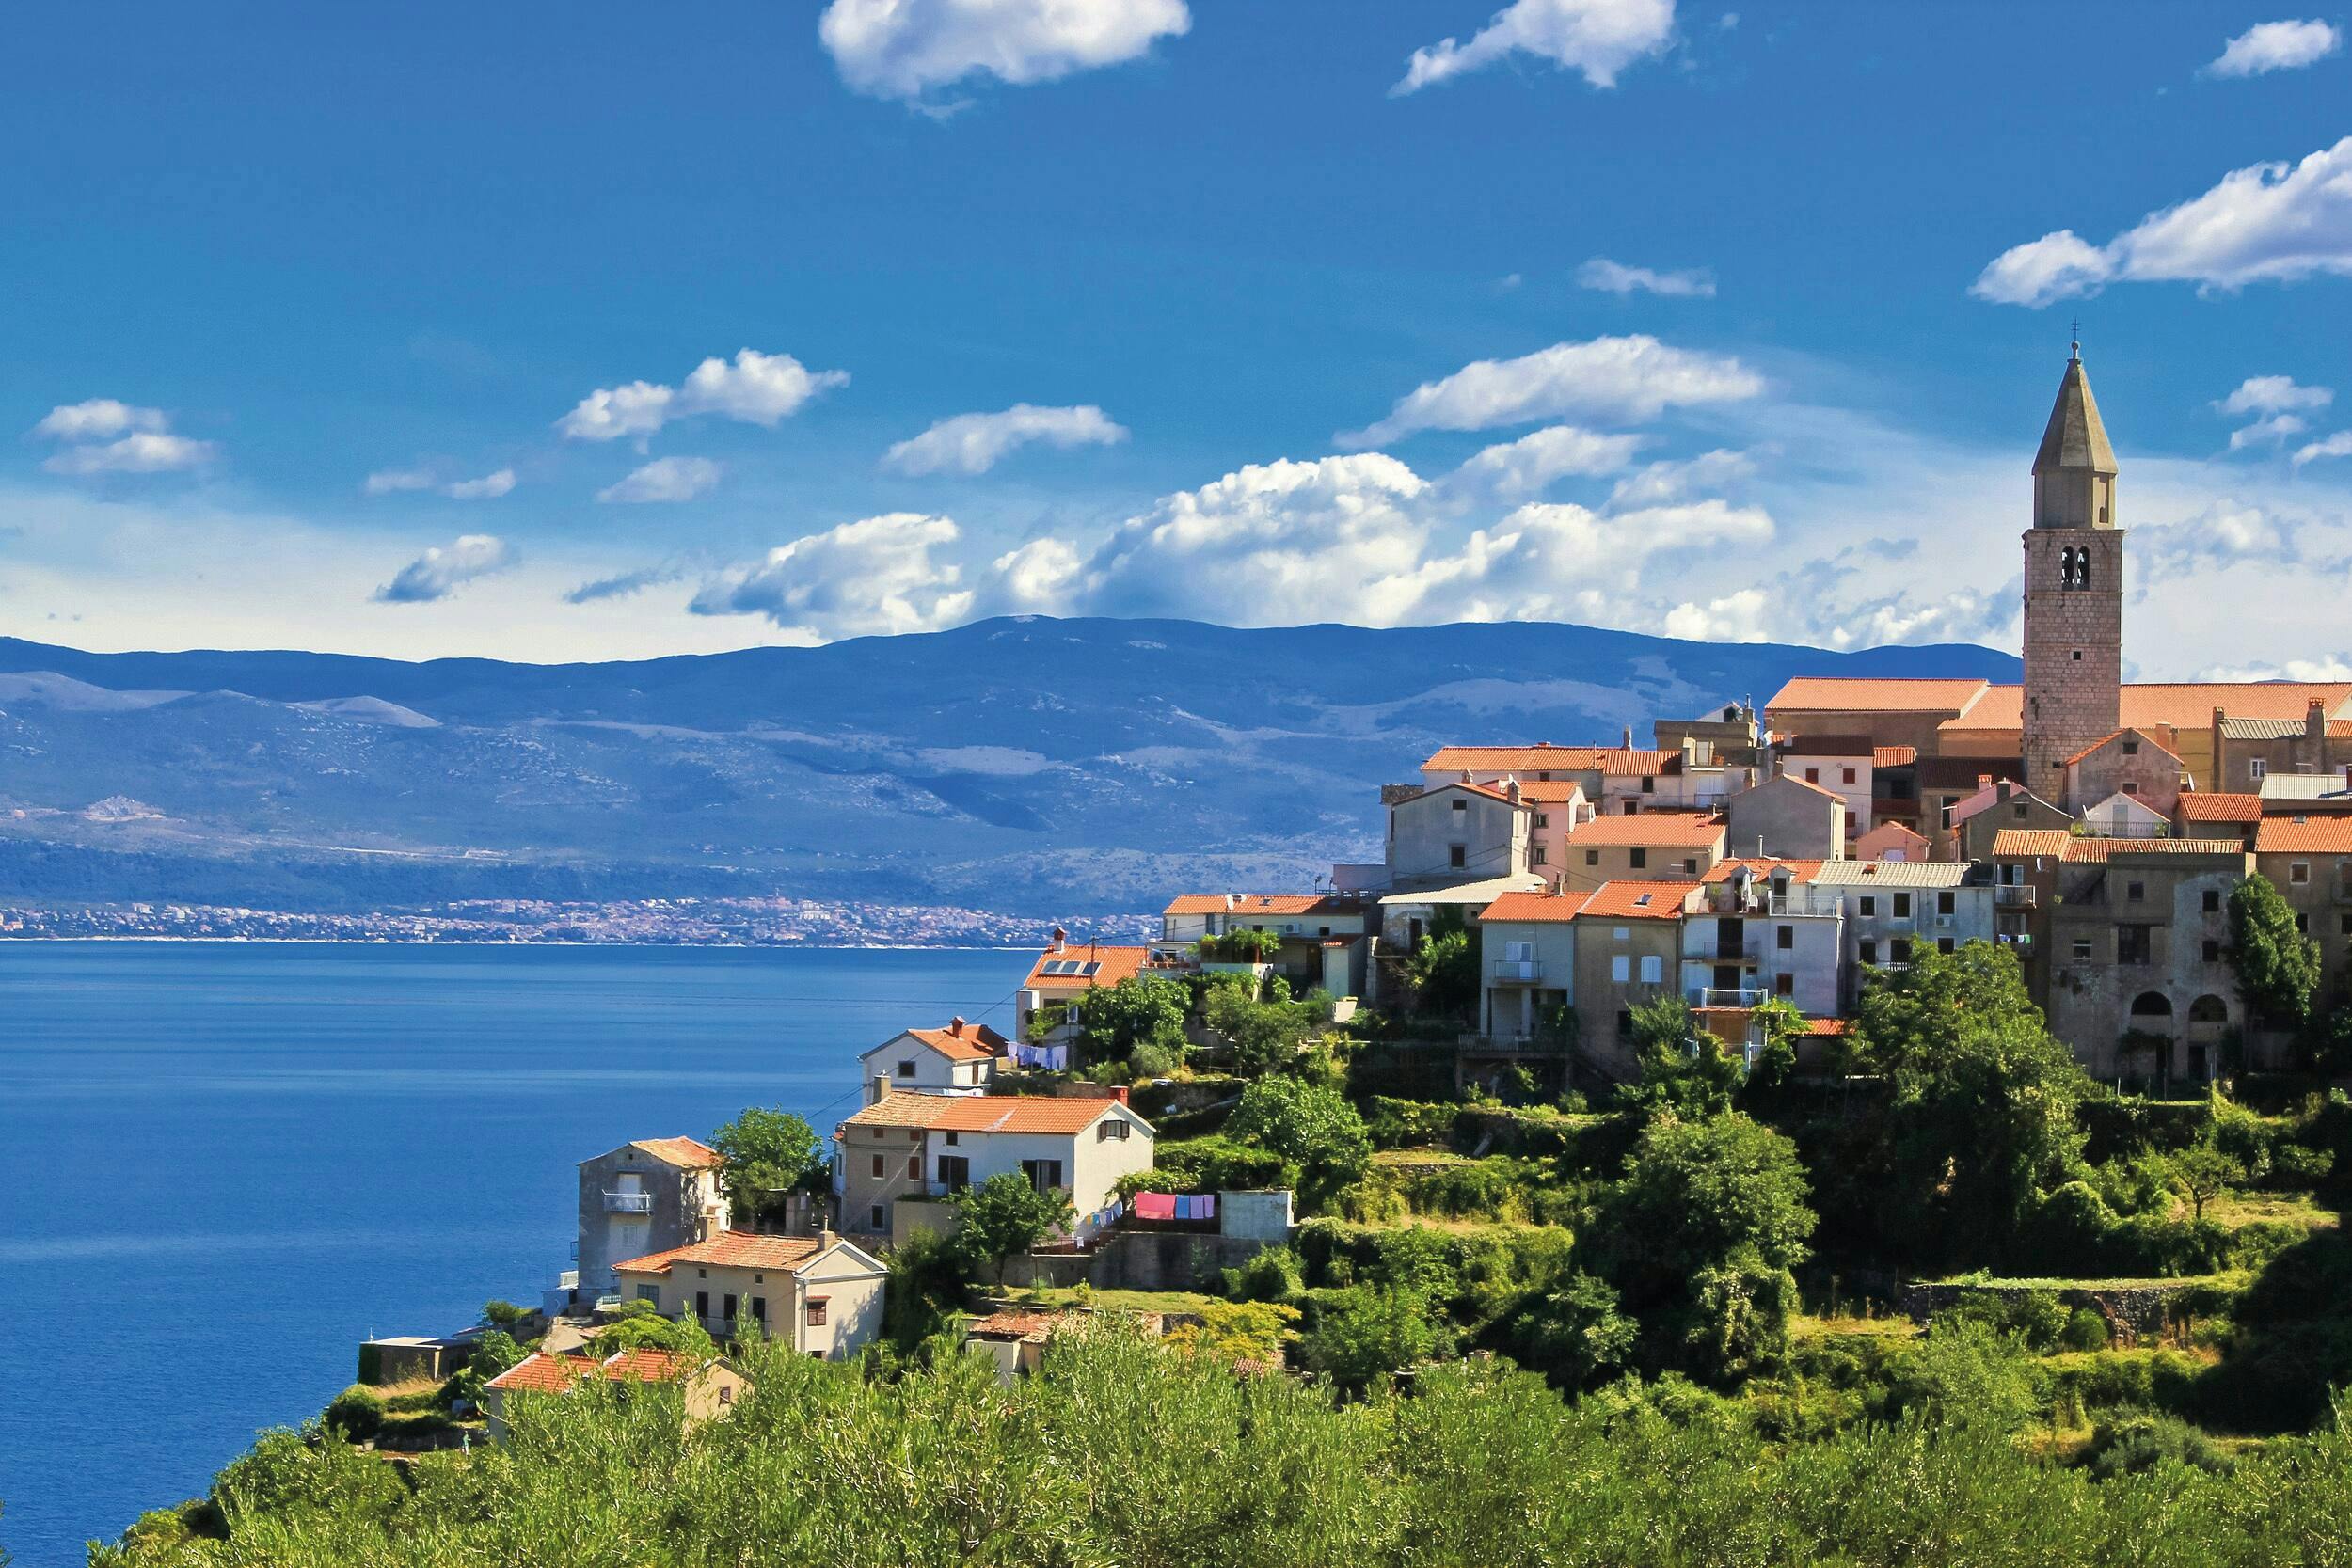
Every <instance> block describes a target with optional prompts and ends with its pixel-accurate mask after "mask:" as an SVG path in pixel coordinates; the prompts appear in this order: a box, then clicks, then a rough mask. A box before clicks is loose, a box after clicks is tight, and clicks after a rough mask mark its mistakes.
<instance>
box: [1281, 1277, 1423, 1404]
mask: <svg viewBox="0 0 2352 1568" xmlns="http://www.w3.org/2000/svg"><path fill="white" fill-rule="evenodd" d="M1310 1299H1311V1300H1312V1301H1313V1303H1314V1308H1313V1319H1312V1322H1311V1324H1310V1325H1309V1327H1308V1329H1307V1332H1306V1333H1305V1334H1304V1335H1302V1336H1301V1337H1300V1339H1299V1346H1298V1348H1299V1354H1300V1355H1301V1357H1302V1358H1303V1359H1304V1360H1305V1361H1306V1364H1307V1367H1308V1369H1309V1370H1311V1371H1317V1372H1321V1373H1323V1374H1324V1375H1325V1376H1326V1377H1328V1378H1329V1379H1331V1381H1332V1382H1334V1383H1337V1384H1339V1385H1340V1386H1342V1387H1347V1388H1361V1387H1363V1386H1366V1385H1368V1384H1370V1383H1371V1382H1372V1381H1373V1380H1374V1379H1375V1378H1379V1377H1383V1376H1386V1375H1388V1374H1390V1373H1392V1372H1400V1371H1403V1370H1405V1369H1406V1368H1407V1367H1413V1366H1418V1365H1419V1364H1421V1363H1422V1362H1424V1361H1428V1360H1431V1359H1433V1358H1435V1357H1437V1356H1439V1355H1443V1354H1447V1353H1449V1352H1450V1351H1451V1350H1452V1348H1453V1339H1452V1336H1451V1335H1450V1334H1448V1333H1447V1332H1446V1331H1445V1329H1443V1328H1442V1327H1441V1326H1440V1325H1439V1324H1438V1323H1435V1322H1433V1321H1432V1319H1431V1316H1430V1312H1429V1308H1428V1307H1427V1305H1426V1304H1425V1303H1423V1302H1422V1299H1421V1298H1420V1297H1419V1296H1416V1295H1414V1294H1412V1293H1411V1292H1409V1291H1394V1290H1373V1289H1370V1288H1368V1287H1365V1286H1360V1285H1359V1286H1354V1287H1351V1288H1350V1289H1347V1290H1343V1291H1325V1292H1323V1293H1322V1294H1320V1295H1318V1296H1315V1297H1311V1298H1310Z"/></svg>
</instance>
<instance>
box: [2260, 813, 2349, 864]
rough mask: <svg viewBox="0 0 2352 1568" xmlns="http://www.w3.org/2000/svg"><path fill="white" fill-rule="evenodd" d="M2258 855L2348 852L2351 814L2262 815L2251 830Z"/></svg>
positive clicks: (2340, 853)
mask: <svg viewBox="0 0 2352 1568" xmlns="http://www.w3.org/2000/svg"><path fill="white" fill-rule="evenodd" d="M2254 852H2255V853H2256V854H2258V855H2352V816H2335V815H2330V816H2265V817H2264V818H2263V824H2262V826H2261V827H2259V828H2257V829H2255V830H2254Z"/></svg>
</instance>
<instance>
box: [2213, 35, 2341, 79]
mask: <svg viewBox="0 0 2352 1568" xmlns="http://www.w3.org/2000/svg"><path fill="white" fill-rule="evenodd" d="M2343 46H2344V35H2343V34H2342V33H2340V32H2338V31H2337V30H2336V29H2335V28H2333V27H2331V26H2329V25H2328V24H2327V23H2325V22H2264V23H2259V24H2256V25H2254V26H2251V27H2249V28H2247V29H2246V31H2244V32H2242V33H2240V34H2239V35H2238V36H2237V37H2235V38H2233V39H2232V40H2230V41H2229V43H2228V45H2227V46H2225V47H2224V48H2223V49H2222V51H2221V55H2220V56H2219V58H2217V59H2216V60H2215V61H2214V62H2213V63H2212V64H2210V65H2208V66H2206V67H2205V74H2206V75H2208V76H2262V75H2266V74H2268V73H2269V72H2271V71H2295V70H2298V69H2300V68H2301V67H2303V66H2307V65H2311V64H2313V63H2314V62H2316V61H2319V60H2324V59H2326V58H2327V57H2328V55H2332V54H2334V53H2335V52H2336V51H2337V50H2338V49H2340V48H2342V47H2343Z"/></svg>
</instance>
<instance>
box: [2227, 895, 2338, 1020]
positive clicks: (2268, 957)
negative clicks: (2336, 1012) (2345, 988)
mask: <svg viewBox="0 0 2352 1568" xmlns="http://www.w3.org/2000/svg"><path fill="white" fill-rule="evenodd" d="M2230 968H2231V969H2232V970H2233V972H2234V973H2235V974H2236V975H2237V989H2238V997H2239V999H2240V1000H2241V1001H2243V1002H2244V1003H2245V1004H2246V1006H2247V1009H2248V1010H2249V1012H2251V1013H2253V1014H2254V1016H2256V1017H2257V1018H2265V1019H2269V1020H2272V1021H2273V1022H2279V1023H2301V1022H2304V1021H2305V1020H2307V1019H2309V1018H2310V1017H2311V1014H2312V996H2313V994H2314V993H2316V992H2317V991H2318V990H2319V944H2318V943H2317V942H2313V941H2312V939H2311V938H2309V937H2307V936H2305V935H2304V934H2303V933H2302V932H2300V931H2298V930H2296V928H2295V909H2294V907H2293V906H2292V905H2290V904H2289V903H2288V902H2287V900H2286V895H2284V894H2282V893H2280V891H2279V890H2278V889H2277V888H2276V887H2274V886H2273V885H2271V883H2270V881H2269V880H2268V879H2266V878H2262V877H2249V878H2247V879H2245V880H2243V881H2241V882H2239V883H2238V884H2237V886H2235V887H2233V888H2232V889H2231V890H2230Z"/></svg>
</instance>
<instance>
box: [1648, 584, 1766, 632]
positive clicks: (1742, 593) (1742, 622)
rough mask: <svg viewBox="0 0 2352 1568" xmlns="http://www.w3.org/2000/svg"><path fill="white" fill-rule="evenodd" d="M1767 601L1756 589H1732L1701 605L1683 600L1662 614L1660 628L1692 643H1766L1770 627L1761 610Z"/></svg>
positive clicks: (1758, 589) (1764, 595)
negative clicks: (1662, 622) (1664, 615)
mask: <svg viewBox="0 0 2352 1568" xmlns="http://www.w3.org/2000/svg"><path fill="white" fill-rule="evenodd" d="M1771 602H1772V601H1771V599H1770V598H1769V596H1768V595H1767V594H1765V592H1764V591H1763V590H1762V589H1760V588H1740V589H1734V590H1733V591H1732V592H1731V593H1729V594H1724V596H1723V597H1722V598H1720V599H1709V600H1708V602H1707V603H1705V604H1694V603H1692V601H1690V600H1688V599H1685V600H1684V601H1683V602H1682V603H1680V604H1678V605H1677V606H1675V607H1674V609H1672V610H1668V611H1666V619H1665V623H1664V626H1663V628H1662V629H1663V630H1664V631H1665V634H1666V635H1667V636H1668V637H1679V638H1682V639H1684V640H1685V641H1692V642H1769V641H1772V623H1771V622H1770V621H1768V620H1767V619H1766V618H1765V611H1766V610H1768V609H1769V608H1770V606H1771Z"/></svg>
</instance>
